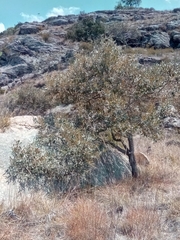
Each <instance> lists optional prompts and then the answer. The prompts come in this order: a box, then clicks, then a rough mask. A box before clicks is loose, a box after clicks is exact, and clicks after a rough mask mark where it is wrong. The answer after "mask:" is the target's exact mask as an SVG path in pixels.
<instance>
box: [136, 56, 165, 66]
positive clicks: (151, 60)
mask: <svg viewBox="0 0 180 240" xmlns="http://www.w3.org/2000/svg"><path fill="white" fill-rule="evenodd" d="M138 61H139V63H140V64H143V65H144V64H150V65H151V64H160V63H161V62H162V61H163V59H162V58H160V57H146V56H145V57H141V58H139V60H138Z"/></svg>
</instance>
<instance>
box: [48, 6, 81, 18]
mask: <svg viewBox="0 0 180 240" xmlns="http://www.w3.org/2000/svg"><path fill="white" fill-rule="evenodd" d="M79 11H80V8H78V7H69V8H64V7H61V6H60V7H54V8H53V9H51V10H50V11H49V12H48V13H47V14H46V17H55V16H58V15H62V16H64V15H69V14H75V13H77V12H79Z"/></svg>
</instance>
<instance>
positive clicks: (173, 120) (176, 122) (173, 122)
mask: <svg viewBox="0 0 180 240" xmlns="http://www.w3.org/2000/svg"><path fill="white" fill-rule="evenodd" d="M164 126H165V128H180V118H177V117H166V118H165V119H164Z"/></svg>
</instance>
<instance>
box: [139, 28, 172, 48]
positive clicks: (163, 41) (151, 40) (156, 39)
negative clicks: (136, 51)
mask: <svg viewBox="0 0 180 240" xmlns="http://www.w3.org/2000/svg"><path fill="white" fill-rule="evenodd" d="M142 46H144V47H154V48H155V49H158V48H169V47H170V36H169V35H168V33H166V32H153V33H149V34H146V35H144V36H143V37H142Z"/></svg>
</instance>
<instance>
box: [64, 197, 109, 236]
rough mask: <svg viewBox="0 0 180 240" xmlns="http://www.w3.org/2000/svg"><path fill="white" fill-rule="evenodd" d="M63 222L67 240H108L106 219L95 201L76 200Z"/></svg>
mask: <svg viewBox="0 0 180 240" xmlns="http://www.w3.org/2000/svg"><path fill="white" fill-rule="evenodd" d="M65 222H66V235H67V237H68V239H71V240H92V239H94V240H105V239H108V217H107V214H106V212H105V211H104V210H103V208H101V207H100V205H99V204H98V203H97V202H96V201H93V200H89V199H78V200H77V201H76V203H75V204H74V205H73V206H72V207H70V209H69V210H68V215H67V217H66V218H65Z"/></svg>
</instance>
